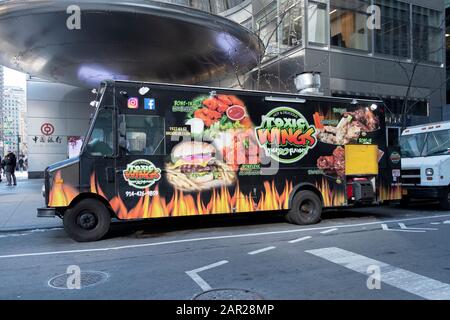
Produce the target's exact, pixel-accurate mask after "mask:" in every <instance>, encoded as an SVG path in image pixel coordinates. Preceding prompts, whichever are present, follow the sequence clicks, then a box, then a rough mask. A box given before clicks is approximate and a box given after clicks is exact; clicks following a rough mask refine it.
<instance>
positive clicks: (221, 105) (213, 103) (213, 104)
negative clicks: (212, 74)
mask: <svg viewBox="0 0 450 320" xmlns="http://www.w3.org/2000/svg"><path fill="white" fill-rule="evenodd" d="M202 104H203V106H204V107H202V108H200V109H198V110H196V111H195V112H194V117H195V118H197V119H201V120H203V122H204V123H205V126H206V127H208V128H209V127H211V126H212V125H213V124H215V123H216V122H218V121H220V120H221V119H222V118H223V117H224V116H225V119H227V120H228V121H234V119H230V118H229V116H228V114H227V111H228V110H229V109H230V108H235V109H236V107H240V108H241V109H242V110H244V111H245V105H244V102H242V100H240V99H239V98H237V97H236V96H232V95H224V94H218V95H215V96H212V97H210V98H208V99H205V100H204V101H203V102H202ZM240 123H241V125H242V126H243V127H244V128H248V127H250V126H251V125H252V123H251V121H250V119H249V118H248V117H247V116H246V115H244V116H243V118H242V119H240Z"/></svg>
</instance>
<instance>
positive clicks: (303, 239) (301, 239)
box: [289, 236, 312, 243]
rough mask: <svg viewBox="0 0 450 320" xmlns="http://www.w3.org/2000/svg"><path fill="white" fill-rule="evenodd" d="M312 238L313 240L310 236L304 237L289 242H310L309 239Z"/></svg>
mask: <svg viewBox="0 0 450 320" xmlns="http://www.w3.org/2000/svg"><path fill="white" fill-rule="evenodd" d="M311 238H312V237H310V236H307V237H303V238H298V239H295V240H291V241H289V243H297V242H300V241H305V240H308V239H311Z"/></svg>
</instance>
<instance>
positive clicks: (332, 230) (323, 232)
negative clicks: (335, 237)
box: [321, 228, 338, 234]
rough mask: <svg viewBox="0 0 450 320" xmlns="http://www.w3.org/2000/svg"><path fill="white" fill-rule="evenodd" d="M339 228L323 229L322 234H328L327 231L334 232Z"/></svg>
mask: <svg viewBox="0 0 450 320" xmlns="http://www.w3.org/2000/svg"><path fill="white" fill-rule="evenodd" d="M337 230H338V229H337V228H333V229H329V230H325V231H322V232H321V234H327V233H330V232H334V231H337Z"/></svg>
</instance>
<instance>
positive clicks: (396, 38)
mask: <svg viewBox="0 0 450 320" xmlns="http://www.w3.org/2000/svg"><path fill="white" fill-rule="evenodd" d="M374 4H375V5H377V6H379V7H380V9H381V25H380V27H381V29H377V30H375V52H376V53H381V54H386V55H391V56H397V57H404V58H410V57H411V32H410V24H411V21H410V20H411V19H410V5H409V4H408V3H404V2H401V1H397V0H375V1H374Z"/></svg>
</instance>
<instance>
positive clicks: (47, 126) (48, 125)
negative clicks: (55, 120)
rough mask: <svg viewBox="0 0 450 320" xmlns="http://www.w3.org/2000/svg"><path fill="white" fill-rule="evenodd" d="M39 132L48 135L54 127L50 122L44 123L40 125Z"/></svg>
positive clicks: (53, 130)
mask: <svg viewBox="0 0 450 320" xmlns="http://www.w3.org/2000/svg"><path fill="white" fill-rule="evenodd" d="M41 132H42V134H43V135H46V136H50V135H52V134H53V132H55V127H54V126H53V125H52V124H51V123H44V124H43V125H42V126H41Z"/></svg>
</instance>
